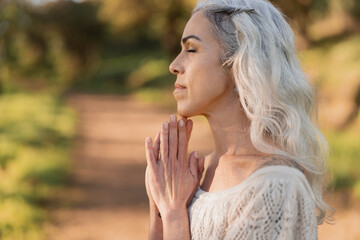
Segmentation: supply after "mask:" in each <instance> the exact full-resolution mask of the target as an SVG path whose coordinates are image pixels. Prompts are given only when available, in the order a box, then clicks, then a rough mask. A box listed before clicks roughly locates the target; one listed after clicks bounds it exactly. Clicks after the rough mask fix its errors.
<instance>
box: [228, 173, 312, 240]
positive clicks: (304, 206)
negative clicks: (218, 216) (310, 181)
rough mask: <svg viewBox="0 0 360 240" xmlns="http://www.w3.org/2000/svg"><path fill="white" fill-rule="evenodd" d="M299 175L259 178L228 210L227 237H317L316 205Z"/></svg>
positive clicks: (258, 238) (307, 238) (254, 238)
mask: <svg viewBox="0 0 360 240" xmlns="http://www.w3.org/2000/svg"><path fill="white" fill-rule="evenodd" d="M307 186H308V185H306V184H304V182H303V181H302V180H301V179H299V178H296V177H290V178H282V177H272V178H264V179H262V178H257V179H256V180H255V179H254V182H253V184H251V186H249V188H248V189H247V191H246V193H245V196H244V194H239V195H242V196H239V197H238V198H235V199H234V201H232V203H231V205H230V206H228V207H229V211H228V220H229V221H228V227H227V229H226V231H225V237H224V239H249V240H250V239H252V240H260V239H264V240H265V239H266V240H267V239H269V240H270V239H284V240H285V239H306V240H309V239H317V223H316V217H315V216H316V214H315V205H314V202H313V200H312V198H311V194H309V189H308V188H307Z"/></svg>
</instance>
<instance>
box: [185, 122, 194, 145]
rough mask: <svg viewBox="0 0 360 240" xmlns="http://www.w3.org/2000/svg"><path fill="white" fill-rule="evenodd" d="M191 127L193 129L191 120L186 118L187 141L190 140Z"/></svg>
mask: <svg viewBox="0 0 360 240" xmlns="http://www.w3.org/2000/svg"><path fill="white" fill-rule="evenodd" d="M192 129H193V121H191V120H190V119H186V137H187V141H188V142H189V140H190V136H191V132H192Z"/></svg>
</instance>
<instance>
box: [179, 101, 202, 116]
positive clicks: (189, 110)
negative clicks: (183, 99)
mask: <svg viewBox="0 0 360 240" xmlns="http://www.w3.org/2000/svg"><path fill="white" fill-rule="evenodd" d="M177 112H178V114H179V115H180V116H182V117H185V118H190V117H195V116H198V115H201V114H200V113H199V111H197V110H196V108H194V106H189V104H183V103H179V102H177Z"/></svg>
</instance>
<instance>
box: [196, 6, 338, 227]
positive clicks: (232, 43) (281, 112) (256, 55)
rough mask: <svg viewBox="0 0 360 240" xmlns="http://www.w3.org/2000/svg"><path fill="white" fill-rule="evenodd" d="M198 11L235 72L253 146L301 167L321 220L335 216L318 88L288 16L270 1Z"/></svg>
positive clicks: (228, 65)
mask: <svg viewBox="0 0 360 240" xmlns="http://www.w3.org/2000/svg"><path fill="white" fill-rule="evenodd" d="M198 11H201V12H202V13H203V14H204V16H206V17H207V18H208V19H209V21H210V22H211V23H212V25H213V27H212V29H211V30H212V31H213V33H214V35H215V36H216V38H217V39H218V41H219V43H220V46H221V47H222V49H223V50H224V54H223V56H221V58H222V59H221V60H222V62H223V66H226V67H229V68H230V69H231V71H232V73H233V77H234V80H235V84H236V87H237V89H238V92H239V98H240V102H241V104H242V106H243V108H244V111H245V113H246V115H247V117H248V118H249V119H250V121H251V126H250V136H251V141H252V143H253V145H254V146H255V147H256V148H257V149H258V150H259V151H261V152H265V153H270V154H275V155H280V156H284V157H286V158H288V159H292V160H295V161H296V162H297V163H298V164H299V165H301V167H303V168H304V170H305V175H306V177H307V179H308V182H309V184H310V186H311V188H312V191H313V193H314V195H315V205H316V208H317V222H318V224H321V223H322V222H323V221H324V220H325V219H327V218H328V220H331V219H330V218H329V216H328V214H327V212H328V211H330V212H331V213H332V212H333V210H332V208H331V207H329V206H328V205H327V204H326V203H325V202H324V201H323V199H322V195H323V191H324V190H325V188H326V176H327V173H329V169H328V164H327V163H328V146H327V143H326V140H325V138H324V137H323V135H322V134H321V132H320V131H319V129H318V128H317V111H316V103H315V101H314V98H315V96H314V95H315V93H314V92H315V91H314V89H313V88H312V87H311V86H310V84H309V82H308V81H307V79H306V75H305V73H304V72H303V70H302V68H301V66H300V64H299V61H298V59H297V57H296V48H295V42H294V35H293V32H292V30H291V28H290V26H289V25H288V24H287V22H286V21H285V19H284V16H283V15H282V13H281V12H280V11H279V10H278V9H277V8H275V7H274V6H273V5H272V4H271V3H270V2H268V1H266V0H207V1H201V0H200V1H199V2H198V4H197V6H196V8H195V9H194V10H193V14H194V13H196V12H198ZM268 138H270V139H271V140H272V143H273V144H272V145H271V144H269V143H268V141H266V139H268Z"/></svg>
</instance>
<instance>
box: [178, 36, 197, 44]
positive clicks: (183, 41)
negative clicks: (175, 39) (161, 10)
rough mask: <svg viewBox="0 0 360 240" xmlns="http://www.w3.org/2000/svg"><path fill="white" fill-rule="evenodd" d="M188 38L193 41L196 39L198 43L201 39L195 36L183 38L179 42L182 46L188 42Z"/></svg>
mask: <svg viewBox="0 0 360 240" xmlns="http://www.w3.org/2000/svg"><path fill="white" fill-rule="evenodd" d="M190 38H194V39H196V40H198V41H201V39H200V38H199V37H197V36H195V35H189V36H187V37H184V38H183V39H182V40H181V41H182V43H183V44H185V43H186V41H187V40H189V39H190Z"/></svg>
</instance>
